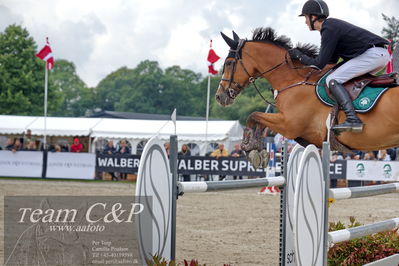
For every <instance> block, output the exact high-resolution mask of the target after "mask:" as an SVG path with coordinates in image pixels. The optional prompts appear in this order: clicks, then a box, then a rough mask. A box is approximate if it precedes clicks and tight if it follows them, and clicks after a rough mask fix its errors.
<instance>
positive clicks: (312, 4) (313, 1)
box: [299, 0, 330, 18]
mask: <svg viewBox="0 0 399 266" xmlns="http://www.w3.org/2000/svg"><path fill="white" fill-rule="evenodd" d="M305 15H316V16H318V17H320V18H322V17H325V18H327V17H328V16H329V15H330V12H329V11H328V6H327V4H326V2H324V1H323V0H308V1H307V2H306V3H305V4H304V5H303V7H302V13H301V14H300V15H299V16H305Z"/></svg>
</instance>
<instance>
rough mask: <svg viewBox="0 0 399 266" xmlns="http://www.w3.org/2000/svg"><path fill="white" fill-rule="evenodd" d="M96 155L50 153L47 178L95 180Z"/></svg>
mask: <svg viewBox="0 0 399 266" xmlns="http://www.w3.org/2000/svg"><path fill="white" fill-rule="evenodd" d="M95 168H96V154H94V153H75V152H49V153H48V157H47V178H70V179H90V180H91V179H94V174H95Z"/></svg>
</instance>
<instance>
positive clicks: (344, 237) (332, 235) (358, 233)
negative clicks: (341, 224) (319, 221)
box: [328, 218, 399, 245]
mask: <svg viewBox="0 0 399 266" xmlns="http://www.w3.org/2000/svg"><path fill="white" fill-rule="evenodd" d="M398 226H399V218H394V219H389V220H385V221H382V222H377V223H374V224H368V225H363V226H358V227H352V228H348V229H342V230H338V231H334V232H329V233H328V242H329V244H330V245H331V244H335V243H339V242H343V241H348V240H352V239H355V238H359V237H363V236H367V235H371V234H375V233H379V232H383V231H386V230H392V229H394V228H396V227H398Z"/></svg>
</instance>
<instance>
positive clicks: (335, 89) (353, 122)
mask: <svg viewBox="0 0 399 266" xmlns="http://www.w3.org/2000/svg"><path fill="white" fill-rule="evenodd" d="M328 87H329V88H330V91H331V93H332V95H333V96H334V98H335V100H336V101H337V103H338V104H339V106H340V107H341V108H342V109H343V110H344V112H345V115H346V121H345V122H344V123H341V124H338V125H336V126H334V127H333V129H335V130H338V131H340V132H342V131H352V132H361V131H362V130H363V123H362V121H361V120H360V119H359V118H358V117H357V116H356V112H355V109H354V108H353V105H352V99H351V98H350V96H349V93H348V92H347V91H346V90H345V88H344V86H342V84H340V83H338V82H336V81H335V79H333V80H331V81H330V82H329V84H328Z"/></svg>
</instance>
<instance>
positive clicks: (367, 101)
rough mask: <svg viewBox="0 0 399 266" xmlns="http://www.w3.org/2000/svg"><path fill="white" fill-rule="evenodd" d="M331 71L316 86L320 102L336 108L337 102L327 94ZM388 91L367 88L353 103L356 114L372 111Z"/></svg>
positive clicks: (385, 88) (384, 88)
mask: <svg viewBox="0 0 399 266" xmlns="http://www.w3.org/2000/svg"><path fill="white" fill-rule="evenodd" d="M330 72H331V71H328V72H327V73H326V74H325V75H324V76H323V77H322V78H321V79H320V80H319V81H318V82H317V85H316V95H317V97H318V98H319V100H320V101H321V102H322V103H324V104H326V105H328V106H334V105H335V104H336V103H335V100H334V99H332V98H331V97H330V96H328V94H327V92H326V87H327V85H326V78H327V76H328V75H329V74H330ZM387 89H388V87H381V88H376V87H369V86H366V87H365V88H364V89H363V91H362V92H361V93H360V95H359V96H358V97H357V98H356V99H355V100H354V101H353V102H352V104H353V107H354V108H355V110H356V112H358V113H366V112H368V111H370V110H371V109H372V108H373V107H374V105H375V104H376V102H377V101H378V99H379V98H380V97H381V95H382V94H383V93H384V92H385V91H386V90H387Z"/></svg>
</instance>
